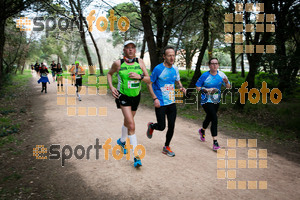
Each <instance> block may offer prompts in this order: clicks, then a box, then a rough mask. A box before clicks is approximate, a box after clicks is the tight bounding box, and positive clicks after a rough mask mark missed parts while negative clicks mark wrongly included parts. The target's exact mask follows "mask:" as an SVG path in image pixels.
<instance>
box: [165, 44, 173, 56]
mask: <svg viewBox="0 0 300 200" xmlns="http://www.w3.org/2000/svg"><path fill="white" fill-rule="evenodd" d="M168 49H173V50H174V51H175V48H174V47H173V46H170V45H168V46H166V47H165V48H164V50H163V55H166V51H167V50H168Z"/></svg>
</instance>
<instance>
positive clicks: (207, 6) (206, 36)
mask: <svg viewBox="0 0 300 200" xmlns="http://www.w3.org/2000/svg"><path fill="white" fill-rule="evenodd" d="M204 2H205V3H204V11H203V16H202V22H203V36H204V37H203V42H202V46H201V49H200V53H199V56H198V59H197V63H196V69H195V73H194V76H193V78H192V80H191V82H190V84H189V87H188V88H195V84H196V82H197V80H198V78H199V77H200V76H201V69H200V68H201V63H202V60H203V57H204V54H205V51H206V49H207V46H208V41H209V20H208V19H209V16H210V9H211V5H212V4H213V3H214V2H213V1H209V0H205V1H204Z"/></svg>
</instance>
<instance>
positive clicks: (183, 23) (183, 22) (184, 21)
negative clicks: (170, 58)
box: [175, 18, 186, 56]
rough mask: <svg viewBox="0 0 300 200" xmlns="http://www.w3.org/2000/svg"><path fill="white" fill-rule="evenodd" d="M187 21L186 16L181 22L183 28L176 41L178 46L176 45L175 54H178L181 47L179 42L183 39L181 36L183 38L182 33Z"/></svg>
mask: <svg viewBox="0 0 300 200" xmlns="http://www.w3.org/2000/svg"><path fill="white" fill-rule="evenodd" d="M185 23H186V18H184V20H183V21H182V23H181V26H180V27H181V29H180V33H179V36H178V40H177V43H176V47H175V56H176V55H177V51H178V48H179V43H180V41H181V38H182V34H183V27H184V25H185Z"/></svg>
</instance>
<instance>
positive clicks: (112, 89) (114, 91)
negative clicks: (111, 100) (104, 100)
mask: <svg viewBox="0 0 300 200" xmlns="http://www.w3.org/2000/svg"><path fill="white" fill-rule="evenodd" d="M110 90H111V93H112V95H113V96H114V97H115V98H116V99H118V98H119V92H118V90H117V89H116V88H115V87H112V88H111V89H110Z"/></svg>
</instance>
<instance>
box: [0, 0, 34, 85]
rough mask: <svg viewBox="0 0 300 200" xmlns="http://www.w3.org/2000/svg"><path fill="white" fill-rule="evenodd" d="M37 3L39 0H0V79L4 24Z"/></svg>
mask: <svg viewBox="0 0 300 200" xmlns="http://www.w3.org/2000/svg"><path fill="white" fill-rule="evenodd" d="M34 3H35V4H38V3H39V0H37V1H34V0H0V4H1V6H0V80H1V78H2V76H3V73H4V65H3V64H4V60H3V55H4V45H5V25H6V20H7V19H8V18H9V17H12V16H16V15H18V14H19V13H20V12H21V11H23V10H25V9H27V8H29V7H30V6H34V5H35V4H34Z"/></svg>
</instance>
